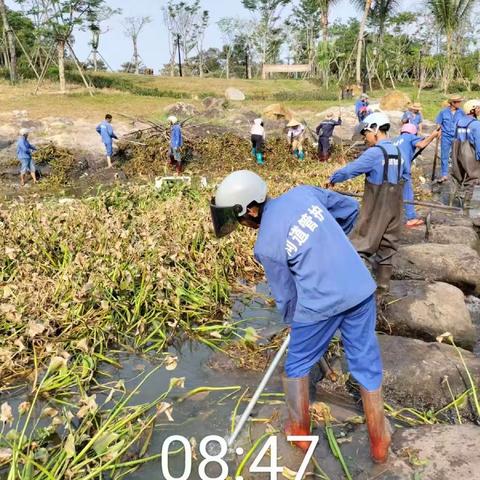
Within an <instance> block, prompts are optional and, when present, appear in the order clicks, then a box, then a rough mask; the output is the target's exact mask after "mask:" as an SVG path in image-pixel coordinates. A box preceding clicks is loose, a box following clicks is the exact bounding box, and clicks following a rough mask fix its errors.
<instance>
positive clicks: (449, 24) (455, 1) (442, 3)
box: [427, 0, 475, 92]
mask: <svg viewBox="0 0 480 480" xmlns="http://www.w3.org/2000/svg"><path fill="white" fill-rule="evenodd" d="M474 4H475V0H427V6H428V8H429V10H430V12H431V13H432V15H433V17H434V19H435V23H436V25H437V26H438V28H439V29H440V31H441V33H443V34H444V35H445V38H446V65H445V68H444V73H443V79H442V84H443V85H442V86H443V90H444V91H445V92H447V90H448V86H449V84H450V82H451V80H452V77H453V71H454V49H453V42H454V39H455V34H456V33H458V31H459V30H460V27H461V25H462V23H464V22H465V21H466V20H467V19H468V18H469V16H470V14H471V11H472V7H473V6H474Z"/></svg>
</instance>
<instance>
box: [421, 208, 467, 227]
mask: <svg viewBox="0 0 480 480" xmlns="http://www.w3.org/2000/svg"><path fill="white" fill-rule="evenodd" d="M430 221H431V224H432V225H449V226H451V227H472V225H473V222H472V220H471V219H470V218H468V217H467V216H465V215H459V214H458V213H454V212H447V211H443V210H433V211H432V212H431V214H430Z"/></svg>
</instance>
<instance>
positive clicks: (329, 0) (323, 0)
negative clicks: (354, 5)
mask: <svg viewBox="0 0 480 480" xmlns="http://www.w3.org/2000/svg"><path fill="white" fill-rule="evenodd" d="M337 1H338V0H314V3H316V4H317V5H318V8H319V10H320V14H321V22H322V40H323V41H324V42H328V25H329V23H328V21H329V15H330V8H331V7H333V5H335V3H337Z"/></svg>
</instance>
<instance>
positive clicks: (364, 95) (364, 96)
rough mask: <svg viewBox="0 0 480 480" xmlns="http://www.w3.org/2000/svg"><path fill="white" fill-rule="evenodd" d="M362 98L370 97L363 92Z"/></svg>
mask: <svg viewBox="0 0 480 480" xmlns="http://www.w3.org/2000/svg"><path fill="white" fill-rule="evenodd" d="M360 98H369V96H368V95H367V94H366V93H362V94H361V95H360Z"/></svg>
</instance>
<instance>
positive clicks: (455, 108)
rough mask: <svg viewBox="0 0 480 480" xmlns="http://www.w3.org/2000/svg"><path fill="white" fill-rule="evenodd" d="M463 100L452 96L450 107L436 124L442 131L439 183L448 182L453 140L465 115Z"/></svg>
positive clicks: (449, 100)
mask: <svg viewBox="0 0 480 480" xmlns="http://www.w3.org/2000/svg"><path fill="white" fill-rule="evenodd" d="M462 102H463V98H462V97H461V96H460V95H451V96H450V98H449V99H448V107H446V108H444V109H443V110H441V111H440V113H439V114H438V115H437V118H436V120H435V122H436V123H437V125H438V126H439V127H440V128H441V129H442V141H441V152H440V159H441V177H440V179H439V180H438V183H443V182H445V181H447V180H448V162H449V160H450V153H451V150H452V144H453V140H454V139H455V129H456V126H457V122H458V121H459V120H460V119H461V118H462V117H463V116H464V115H465V113H464V112H463V110H462V108H461V106H462Z"/></svg>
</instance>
